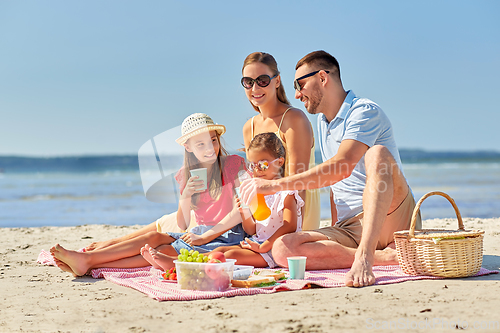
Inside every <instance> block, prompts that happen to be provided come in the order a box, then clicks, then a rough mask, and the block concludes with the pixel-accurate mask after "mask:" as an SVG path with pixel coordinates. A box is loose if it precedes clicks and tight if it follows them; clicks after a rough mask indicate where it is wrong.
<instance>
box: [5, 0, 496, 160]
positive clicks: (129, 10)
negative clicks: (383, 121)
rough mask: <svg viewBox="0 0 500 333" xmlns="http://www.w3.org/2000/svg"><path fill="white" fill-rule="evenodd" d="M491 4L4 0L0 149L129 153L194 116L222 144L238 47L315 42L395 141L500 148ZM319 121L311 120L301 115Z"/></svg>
mask: <svg viewBox="0 0 500 333" xmlns="http://www.w3.org/2000/svg"><path fill="white" fill-rule="evenodd" d="M499 12H500V2H499V1H362V2H358V1H356V2H354V1H307V2H306V1H245V2H243V1H176V2H172V1H79V2H76V1H2V0H0V155H12V154H13V155H34V156H55V155H81V154H136V153H137V151H138V149H139V147H140V146H141V145H142V144H143V143H145V142H146V141H147V140H149V139H150V138H152V137H153V136H155V135H157V134H160V133H162V132H164V131H166V130H168V129H170V128H173V127H175V126H178V125H180V123H181V122H182V120H183V119H184V117H186V116H187V115H189V114H191V113H193V112H205V113H207V114H209V115H211V116H212V118H213V119H214V120H215V121H216V122H218V123H223V124H225V125H226V126H227V128H228V131H227V135H225V139H226V142H227V143H228V146H229V148H230V149H237V148H240V146H241V145H242V144H243V139H242V136H241V128H242V126H243V124H244V123H245V121H246V120H247V119H248V118H250V117H251V116H253V115H254V114H255V112H254V111H253V109H252V108H251V106H250V104H249V103H248V101H247V100H246V97H245V94H244V92H243V88H242V87H241V85H240V83H239V81H240V78H241V66H242V63H243V60H244V58H245V57H246V55H247V54H249V53H251V52H254V51H265V52H269V53H271V54H273V55H274V56H275V58H276V60H277V61H278V65H279V67H280V70H281V72H282V79H283V82H284V84H285V88H286V91H287V93H288V96H289V97H290V99H291V100H293V102H292V103H293V105H294V106H296V107H299V108H301V109H302V110H304V108H303V105H302V103H301V102H299V101H297V100H294V99H293V89H292V80H293V77H294V68H295V63H296V62H297V60H299V59H300V58H301V57H303V56H304V55H305V54H307V53H309V52H311V51H314V50H319V49H323V50H326V51H328V52H330V53H331V54H333V55H334V56H335V57H337V59H338V60H339V62H340V65H341V72H342V79H343V82H344V87H345V88H346V89H353V90H354V92H355V93H356V94H357V95H360V96H363V97H367V98H370V99H372V100H373V101H375V102H377V103H378V104H379V105H380V106H381V107H382V108H383V109H384V111H385V112H386V113H387V114H388V116H389V118H390V119H391V121H392V123H393V125H394V127H395V134H396V140H397V142H398V145H399V147H400V148H422V149H427V150H478V149H489V150H500V148H498V143H499V142H500V140H499V139H500V128H499V126H500V105H499V103H498V102H495V100H496V98H497V97H498V95H499V91H500V84H499V82H498V79H499V78H500V20H499V19H498V13H499ZM309 118H310V120H311V122H313V124H314V127H315V125H316V120H315V118H316V116H310V117H309Z"/></svg>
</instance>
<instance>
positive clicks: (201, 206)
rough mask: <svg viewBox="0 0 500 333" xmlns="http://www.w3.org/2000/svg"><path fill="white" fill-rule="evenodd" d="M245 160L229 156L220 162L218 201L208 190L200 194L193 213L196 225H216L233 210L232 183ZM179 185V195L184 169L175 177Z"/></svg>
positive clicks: (183, 180) (184, 182)
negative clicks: (220, 174) (220, 189)
mask: <svg viewBox="0 0 500 333" xmlns="http://www.w3.org/2000/svg"><path fill="white" fill-rule="evenodd" d="M244 163H245V160H244V159H243V158H242V157H240V156H238V155H229V156H226V157H223V160H222V193H221V195H220V197H219V200H214V199H212V197H211V196H210V193H209V191H208V190H206V191H205V192H202V193H201V194H200V201H199V202H198V205H197V209H196V210H195V211H194V215H195V216H196V223H197V224H198V225H201V224H203V225H212V226H213V225H216V224H217V223H219V222H220V221H221V220H222V219H223V218H224V217H225V216H226V215H227V214H229V212H231V210H232V209H233V198H234V195H235V191H234V187H235V185H234V181H235V180H236V179H237V178H238V171H239V170H240V169H241V168H242V165H244ZM175 179H176V180H177V182H178V183H179V186H180V189H181V194H182V192H183V191H184V187H186V179H185V176H184V168H181V169H180V170H179V171H178V172H177V174H176V175H175Z"/></svg>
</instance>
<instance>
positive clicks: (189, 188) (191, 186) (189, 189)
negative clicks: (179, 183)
mask: <svg viewBox="0 0 500 333" xmlns="http://www.w3.org/2000/svg"><path fill="white" fill-rule="evenodd" d="M199 178H200V177H198V176H193V177H191V178H189V179H188V181H187V183H186V187H184V190H183V191H182V194H181V198H182V199H186V198H191V197H192V196H193V194H195V193H201V192H203V190H200V188H202V187H203V180H198V179H199Z"/></svg>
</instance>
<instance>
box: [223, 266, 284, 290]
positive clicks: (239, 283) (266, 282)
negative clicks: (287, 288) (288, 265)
mask: <svg viewBox="0 0 500 333" xmlns="http://www.w3.org/2000/svg"><path fill="white" fill-rule="evenodd" d="M284 279H286V278H285V273H284V272H281V271H280V270H278V271H256V272H254V274H252V275H250V277H249V278H248V279H246V280H231V284H232V285H233V287H237V288H252V287H267V286H272V285H274V284H276V281H278V280H284Z"/></svg>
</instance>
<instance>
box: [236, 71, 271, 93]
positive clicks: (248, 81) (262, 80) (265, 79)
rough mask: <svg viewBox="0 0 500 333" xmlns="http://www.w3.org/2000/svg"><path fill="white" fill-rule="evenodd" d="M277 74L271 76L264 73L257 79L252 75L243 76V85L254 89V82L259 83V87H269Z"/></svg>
mask: <svg viewBox="0 0 500 333" xmlns="http://www.w3.org/2000/svg"><path fill="white" fill-rule="evenodd" d="M277 76H278V74H276V75H275V76H273V77H270V76H269V75H267V74H262V75H259V76H258V77H257V78H256V79H252V78H251V77H246V76H245V77H242V78H241V85H242V86H243V87H244V88H245V89H252V87H253V84H254V83H257V85H258V86H259V87H262V88H265V87H267V86H268V85H269V83H271V80H272V79H274V78H275V77H277Z"/></svg>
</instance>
